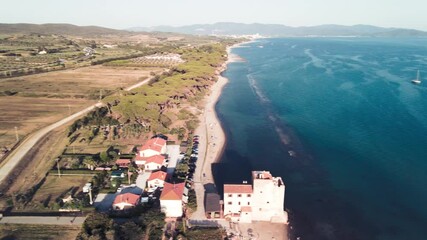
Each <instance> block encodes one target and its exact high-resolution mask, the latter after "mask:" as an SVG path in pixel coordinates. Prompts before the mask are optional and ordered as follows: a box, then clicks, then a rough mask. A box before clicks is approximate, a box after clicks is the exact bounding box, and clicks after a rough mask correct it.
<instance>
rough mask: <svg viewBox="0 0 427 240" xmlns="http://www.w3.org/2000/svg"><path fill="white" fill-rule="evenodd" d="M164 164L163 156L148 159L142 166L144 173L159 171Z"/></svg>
mask: <svg viewBox="0 0 427 240" xmlns="http://www.w3.org/2000/svg"><path fill="white" fill-rule="evenodd" d="M164 162H165V156H163V155H156V156H152V157H148V158H147V160H146V162H145V164H144V169H145V170H146V171H156V170H160V169H161V168H162V166H163V163H164Z"/></svg>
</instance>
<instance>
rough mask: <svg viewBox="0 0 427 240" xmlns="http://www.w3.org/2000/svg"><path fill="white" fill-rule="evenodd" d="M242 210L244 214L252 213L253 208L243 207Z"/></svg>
mask: <svg viewBox="0 0 427 240" xmlns="http://www.w3.org/2000/svg"><path fill="white" fill-rule="evenodd" d="M240 210H242V212H252V207H250V206H243V207H241V208H240Z"/></svg>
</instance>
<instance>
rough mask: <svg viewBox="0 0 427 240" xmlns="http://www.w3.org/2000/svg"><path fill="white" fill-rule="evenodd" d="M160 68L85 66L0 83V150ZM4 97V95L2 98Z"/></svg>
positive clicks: (146, 76) (148, 75) (5, 80)
mask: <svg viewBox="0 0 427 240" xmlns="http://www.w3.org/2000/svg"><path fill="white" fill-rule="evenodd" d="M160 71H163V69H160V68H117V67H105V66H92V67H84V68H79V69H73V70H64V71H57V72H50V73H43V74H37V75H31V76H24V77H16V78H10V79H4V80H0V112H3V113H7V114H3V115H2V116H0V123H1V124H0V149H1V148H3V147H6V148H10V147H11V145H12V144H13V143H15V142H16V137H15V129H14V128H15V127H17V128H18V134H19V135H20V137H21V138H22V137H24V136H26V135H27V134H29V133H31V132H33V131H34V130H36V129H39V128H41V127H44V126H47V125H49V124H51V123H53V122H56V121H58V120H60V119H62V118H64V117H65V116H68V115H70V114H72V113H74V112H77V111H79V110H82V109H83V108H85V107H87V106H90V105H92V104H94V103H95V102H96V101H95V100H98V99H99V97H100V95H102V97H104V96H105V95H107V94H111V93H113V92H114V91H117V90H118V89H120V88H123V87H127V86H130V85H133V84H135V83H138V82H140V81H142V80H144V79H146V78H148V77H150V75H151V74H154V73H158V72H160ZM2 95H3V96H2Z"/></svg>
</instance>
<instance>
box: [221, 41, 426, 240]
mask: <svg viewBox="0 0 427 240" xmlns="http://www.w3.org/2000/svg"><path fill="white" fill-rule="evenodd" d="M233 53H235V54H238V55H239V56H241V57H242V58H244V59H246V61H245V62H237V63H231V64H229V66H228V70H227V71H226V72H225V73H224V75H225V76H226V77H228V78H229V80H230V81H229V84H228V85H227V86H226V87H225V88H224V91H223V94H222V96H221V98H220V101H219V102H218V104H217V106H216V108H217V112H218V114H219V116H220V119H221V121H222V124H223V126H224V129H225V130H226V133H227V141H228V142H227V145H226V149H225V153H224V156H223V158H222V160H221V163H220V164H217V165H216V166H214V168H213V169H214V175H215V181H216V184H217V186H221V185H222V184H223V183H224V182H226V183H231V182H233V183H239V182H241V181H243V180H249V177H250V171H251V170H269V171H271V172H272V173H273V174H274V175H278V176H281V177H282V178H283V180H284V181H285V184H286V200H285V201H286V202H285V207H286V209H288V211H289V212H290V219H291V225H292V229H293V230H292V232H293V233H292V235H293V237H294V238H295V237H297V236H299V237H301V239H427V39H378V38H375V39H367V38H319V39H316V38H307V39H295V38H292V39H263V40H260V41H258V42H255V43H251V44H248V45H245V47H241V48H235V49H234V50H233ZM418 69H419V70H420V71H421V77H423V76H425V78H424V79H425V80H424V82H423V83H422V84H421V85H413V84H411V83H410V80H412V79H414V78H415V77H416V71H417V70H418ZM288 151H294V152H295V156H293V157H291V156H290V155H289V153H288ZM220 191H221V189H220Z"/></svg>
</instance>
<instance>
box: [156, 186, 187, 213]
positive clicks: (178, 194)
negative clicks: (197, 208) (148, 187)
mask: <svg viewBox="0 0 427 240" xmlns="http://www.w3.org/2000/svg"><path fill="white" fill-rule="evenodd" d="M184 189H185V183H168V182H165V183H164V187H163V191H162V194H161V195H160V209H161V211H162V212H164V213H165V215H166V217H181V216H182V214H183V210H182V209H183V208H182V205H183V200H185V198H186V197H185V196H184Z"/></svg>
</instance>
